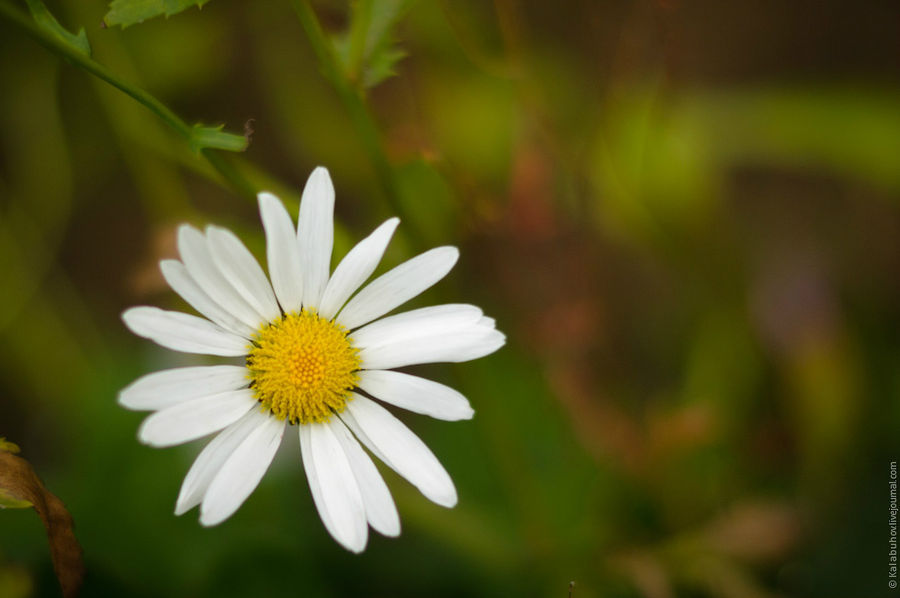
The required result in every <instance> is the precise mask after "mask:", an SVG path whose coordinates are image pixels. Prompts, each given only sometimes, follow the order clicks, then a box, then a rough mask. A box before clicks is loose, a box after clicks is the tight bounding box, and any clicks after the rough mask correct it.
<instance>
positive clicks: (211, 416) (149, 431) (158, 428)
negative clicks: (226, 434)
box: [138, 388, 257, 447]
mask: <svg viewBox="0 0 900 598" xmlns="http://www.w3.org/2000/svg"><path fill="white" fill-rule="evenodd" d="M256 404H257V403H256V399H255V398H254V396H253V391H252V390H250V389H249V388H245V389H241V390H229V391H225V392H220V393H217V394H214V395H207V396H204V397H200V398H199V399H192V400H190V401H185V402H183V403H178V404H177V405H172V406H171V407H166V408H165V409H163V410H161V411H157V412H156V413H154V414H153V415H151V416H149V417H148V418H147V419H145V420H144V423H142V424H141V428H140V430H138V438H139V439H140V441H141V442H143V443H144V444H148V445H150V446H156V447H163V446H174V445H176V444H182V443H184V442H189V441H191V440H196V439H197V438H202V437H203V436H206V435H208V434H212V433H213V432H218V431H219V430H221V429H222V428H224V427H225V426H227V425H229V424H233V423H234V422H236V421H237V420H239V419H240V418H241V416H242V415H244V414H245V413H247V412H248V411H250V409H252V408H253V407H254V406H256Z"/></svg>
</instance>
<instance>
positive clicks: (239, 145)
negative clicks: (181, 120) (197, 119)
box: [190, 125, 250, 152]
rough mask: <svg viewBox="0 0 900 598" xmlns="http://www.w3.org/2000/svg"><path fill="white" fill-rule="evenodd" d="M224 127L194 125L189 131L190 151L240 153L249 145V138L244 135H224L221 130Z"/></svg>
mask: <svg viewBox="0 0 900 598" xmlns="http://www.w3.org/2000/svg"><path fill="white" fill-rule="evenodd" d="M224 128H225V125H219V126H217V127H204V126H202V125H194V128H193V130H192V131H191V141H190V144H191V150H193V151H195V152H200V150H202V149H205V148H213V149H221V150H227V151H229V152H242V151H244V150H245V149H247V146H248V145H249V144H250V138H249V137H248V136H246V135H236V134H234V133H226V132H224V131H223V130H222V129H224Z"/></svg>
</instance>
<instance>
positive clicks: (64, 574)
mask: <svg viewBox="0 0 900 598" xmlns="http://www.w3.org/2000/svg"><path fill="white" fill-rule="evenodd" d="M17 452H19V447H17V446H16V445H15V444H13V443H11V442H7V441H6V440H5V439H4V438H0V507H11V508H26V507H29V506H32V507H34V510H35V511H37V514H38V516H39V517H40V518H41V521H43V522H44V527H45V528H46V529H47V539H48V541H49V543H50V556H51V557H52V559H53V570H54V571H55V572H56V577H57V579H59V585H60V586H61V587H62V593H63V596H65V597H66V598H71V597H74V596H77V595H78V590H79V589H80V587H81V582H82V579H83V578H84V562H83V561H82V557H81V546H79V544H78V540H76V539H75V532H74V530H73V527H74V523H73V521H72V516H71V515H70V514H69V511H67V510H66V507H65V505H64V504H63V502H62V501H61V500H59V498H57V497H56V496H55V495H54V494H53V493H51V492H50V491H49V490H47V489H46V488H45V487H44V484H43V483H42V482H41V480H40V478H38V476H37V474H36V473H35V472H34V469H33V468H32V467H31V464H30V463H29V462H28V461H26V460H25V459H23V458H21V457H18V456H16V455H15V453H17Z"/></svg>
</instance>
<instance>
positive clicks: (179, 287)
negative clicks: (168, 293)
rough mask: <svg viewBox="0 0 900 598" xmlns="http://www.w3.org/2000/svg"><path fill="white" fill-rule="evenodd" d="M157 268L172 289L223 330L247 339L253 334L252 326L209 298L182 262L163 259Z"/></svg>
mask: <svg viewBox="0 0 900 598" xmlns="http://www.w3.org/2000/svg"><path fill="white" fill-rule="evenodd" d="M159 269H160V270H161V271H162V275H163V278H165V279H166V282H167V283H169V286H170V287H172V290H173V291H175V292H176V293H178V294H179V295H180V296H181V298H182V299H184V300H185V301H187V303H188V305H190V306H191V307H193V308H194V309H196V310H197V311H198V312H200V313H201V314H203V315H204V316H206V317H207V318H209V319H210V320H212V321H213V322H215V323H216V324H218V325H219V326H221V327H222V328H224V329H225V330H228V331H230V332H233V333H235V334H238V335H240V336H243V337H245V338H248V339H249V338H250V337H251V336H252V335H253V332H254V331H253V329H252V328H250V327H249V326H247V325H246V324H244V323H243V322H241V321H240V320H239V319H238V318H236V317H235V316H234V315H233V314H231V313H230V312H228V310H226V309H224V308H223V307H222V306H220V305H219V304H218V303H216V302H215V301H213V300H212V299H210V297H209V295H207V294H206V293H205V292H204V291H203V289H201V288H200V285H198V284H197V283H196V282H194V279H193V278H191V275H190V274H189V273H188V271H187V268H185V267H184V264H182V263H181V262H179V261H178V260H163V261H161V262H160V263H159Z"/></svg>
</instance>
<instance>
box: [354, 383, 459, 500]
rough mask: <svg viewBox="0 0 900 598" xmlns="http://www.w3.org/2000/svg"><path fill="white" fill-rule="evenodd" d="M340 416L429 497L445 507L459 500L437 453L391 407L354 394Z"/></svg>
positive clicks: (363, 441)
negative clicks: (388, 408)
mask: <svg viewBox="0 0 900 598" xmlns="http://www.w3.org/2000/svg"><path fill="white" fill-rule="evenodd" d="M340 417H341V419H342V420H343V421H344V423H346V424H347V426H348V427H349V428H350V429H351V430H353V433H354V434H355V435H356V437H357V438H359V440H360V441H361V442H362V443H363V444H365V445H366V447H368V448H369V450H370V451H372V452H373V453H375V454H376V455H377V456H378V457H379V458H380V459H382V460H383V461H384V462H385V464H386V465H388V466H389V467H390V468H391V469H393V470H394V471H396V472H397V473H399V474H400V475H402V476H403V477H404V478H406V479H407V480H409V481H410V483H412V485H413V486H415V487H416V488H418V489H419V491H420V492H421V493H422V494H424V495H425V496H426V497H427V498H428V499H429V500H431V501H433V502H435V503H437V504H439V505H441V506H443V507H452V506H454V505H455V504H456V488H455V487H454V486H453V480H451V479H450V476H449V475H448V474H447V471H446V470H445V469H444V467H443V466H442V465H441V464H440V462H439V461H438V460H437V457H435V456H434V453H432V452H431V450H429V448H428V447H427V446H425V443H424V442H422V441H421V440H419V437H418V436H416V435H415V434H413V433H412V432H411V431H410V429H409V428H407V427H406V426H405V425H403V423H402V422H401V421H400V420H399V419H397V418H396V417H394V416H393V415H391V414H390V413H389V412H388V410H387V409H385V408H384V407H382V406H380V405H378V404H377V403H375V402H374V401H371V400H369V399H367V398H365V397H363V396H361V395H357V394H354V395H353V400H351V401H348V402H347V408H346V409H345V410H344V411H343V412H342V413H341V414H340Z"/></svg>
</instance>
